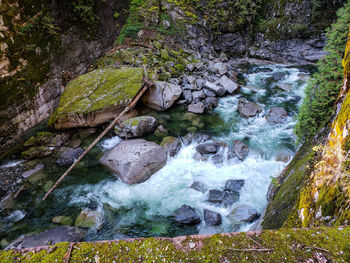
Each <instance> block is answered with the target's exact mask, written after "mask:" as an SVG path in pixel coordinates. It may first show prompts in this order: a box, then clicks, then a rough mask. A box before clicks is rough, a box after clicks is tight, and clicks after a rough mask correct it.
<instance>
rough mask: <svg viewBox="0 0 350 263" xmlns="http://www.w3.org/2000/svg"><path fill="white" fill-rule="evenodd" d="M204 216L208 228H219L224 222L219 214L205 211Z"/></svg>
mask: <svg viewBox="0 0 350 263" xmlns="http://www.w3.org/2000/svg"><path fill="white" fill-rule="evenodd" d="M203 214H204V221H205V224H206V225H208V226H218V225H220V224H221V222H222V217H221V214H219V213H217V212H214V211H210V210H208V209H204V210H203Z"/></svg>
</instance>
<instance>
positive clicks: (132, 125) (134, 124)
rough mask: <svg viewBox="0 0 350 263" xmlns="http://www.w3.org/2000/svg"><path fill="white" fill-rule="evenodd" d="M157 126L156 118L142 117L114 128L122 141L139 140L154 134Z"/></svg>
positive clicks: (129, 120)
mask: <svg viewBox="0 0 350 263" xmlns="http://www.w3.org/2000/svg"><path fill="white" fill-rule="evenodd" d="M157 125H158V121H157V120H156V118H154V117H151V116H140V117H135V118H130V119H128V120H125V121H123V122H122V123H121V125H117V126H116V127H115V128H114V132H115V133H116V134H117V135H118V136H119V137H120V138H122V139H131V138H138V137H142V136H144V135H146V134H148V133H151V132H153V131H154V130H155V129H156V127H157Z"/></svg>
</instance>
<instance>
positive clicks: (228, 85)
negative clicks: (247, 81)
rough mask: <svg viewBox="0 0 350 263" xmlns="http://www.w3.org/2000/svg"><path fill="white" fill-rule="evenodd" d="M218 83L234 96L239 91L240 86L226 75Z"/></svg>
mask: <svg viewBox="0 0 350 263" xmlns="http://www.w3.org/2000/svg"><path fill="white" fill-rule="evenodd" d="M218 82H219V84H220V85H221V86H223V87H224V89H225V90H226V92H227V93H229V94H233V93H234V92H235V91H236V90H237V89H238V85H237V84H236V83H235V82H233V81H232V80H230V79H229V78H228V77H226V76H225V75H224V76H222V77H221V78H220V79H219V81H218Z"/></svg>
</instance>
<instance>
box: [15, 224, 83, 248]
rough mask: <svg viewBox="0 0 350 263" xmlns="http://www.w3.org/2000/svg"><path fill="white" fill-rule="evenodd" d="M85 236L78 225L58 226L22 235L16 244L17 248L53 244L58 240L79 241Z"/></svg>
mask: <svg viewBox="0 0 350 263" xmlns="http://www.w3.org/2000/svg"><path fill="white" fill-rule="evenodd" d="M85 236H86V231H85V230H83V229H80V228H78V227H72V226H59V227H55V228H52V229H49V230H46V231H44V232H41V233H39V234H36V235H30V236H26V237H24V239H23V241H22V242H20V244H19V245H17V248H18V249H21V248H30V247H39V246H47V245H54V244H57V243H60V242H80V241H82V240H83V239H84V238H85Z"/></svg>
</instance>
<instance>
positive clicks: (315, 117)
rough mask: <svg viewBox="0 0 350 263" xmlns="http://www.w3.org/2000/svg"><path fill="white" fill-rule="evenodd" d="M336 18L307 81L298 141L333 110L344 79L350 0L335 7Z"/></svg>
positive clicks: (323, 120) (316, 126) (315, 129)
mask: <svg viewBox="0 0 350 263" xmlns="http://www.w3.org/2000/svg"><path fill="white" fill-rule="evenodd" d="M337 17H338V18H337V21H336V22H335V23H334V24H333V25H332V26H331V27H330V29H328V30H327V35H326V36H327V44H326V46H325V51H326V52H327V53H328V54H327V55H326V56H325V57H324V58H322V59H321V60H320V61H319V62H318V64H317V65H318V73H315V74H314V75H313V77H312V78H311V79H310V80H309V82H308V85H307V87H306V90H305V99H304V101H303V104H302V106H301V109H300V113H299V116H298V122H297V125H296V128H295V133H296V134H297V136H298V139H299V141H305V140H308V139H310V138H311V137H312V136H314V135H315V133H316V132H317V131H318V130H319V128H320V127H321V125H322V124H323V123H324V122H325V121H327V120H328V119H329V118H330V117H331V115H332V113H333V112H334V103H335V101H336V99H337V96H338V94H339V91H340V89H341V85H342V80H343V67H342V58H343V56H344V50H345V46H346V41H347V35H348V30H349V26H350V0H349V1H348V2H347V3H346V4H345V5H344V7H342V8H341V9H339V10H338V12H337Z"/></svg>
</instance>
